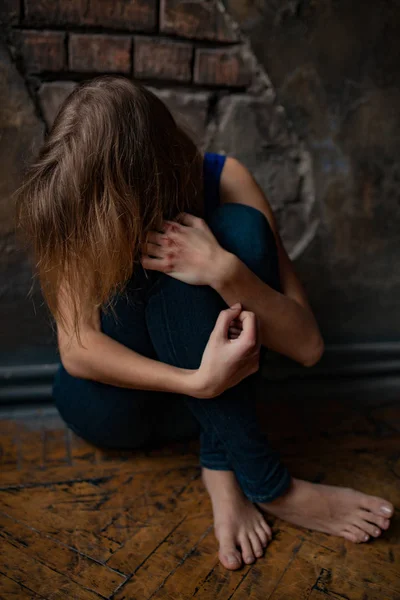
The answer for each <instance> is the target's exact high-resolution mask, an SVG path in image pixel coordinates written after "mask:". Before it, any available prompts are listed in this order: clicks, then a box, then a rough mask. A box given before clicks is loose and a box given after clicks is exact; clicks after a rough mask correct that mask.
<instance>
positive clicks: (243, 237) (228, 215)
mask: <svg viewBox="0 0 400 600" xmlns="http://www.w3.org/2000/svg"><path fill="white" fill-rule="evenodd" d="M209 225H210V228H211V229H212V231H213V233H214V235H215V237H216V238H217V240H218V242H219V243H220V244H221V246H222V247H223V248H225V249H226V250H228V251H229V252H232V253H233V254H235V255H236V256H238V257H239V258H240V259H241V260H242V261H243V262H244V263H245V264H246V265H247V266H248V267H249V269H251V270H252V271H253V272H254V273H256V275H258V277H260V278H261V279H262V280H263V281H265V282H266V283H268V284H269V285H271V286H272V287H274V288H275V289H279V263H278V251H277V247H276V241H275V236H274V233H273V231H272V229H271V227H270V225H269V223H268V221H267V219H266V217H265V216H264V215H263V213H262V212H260V211H259V210H257V209H256V208H253V207H252V206H247V205H245V204H223V205H221V206H219V207H218V208H217V209H216V211H215V212H214V213H213V215H212V217H211V219H210V222H209Z"/></svg>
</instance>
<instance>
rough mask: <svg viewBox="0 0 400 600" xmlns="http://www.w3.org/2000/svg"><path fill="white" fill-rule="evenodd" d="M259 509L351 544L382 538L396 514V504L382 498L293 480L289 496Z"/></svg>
mask: <svg viewBox="0 0 400 600" xmlns="http://www.w3.org/2000/svg"><path fill="white" fill-rule="evenodd" d="M259 507H260V508H261V509H262V510H264V511H266V512H268V513H270V514H272V515H275V516H276V517H279V518H281V519H284V520H285V521H289V522H290V523H293V524H294V525H300V526H302V527H306V528H307V529H315V530H316V531H322V532H323V533H330V534H332V535H338V536H341V537H344V538H345V539H346V540H350V541H351V542H367V541H368V540H369V538H370V536H372V537H378V536H379V535H380V534H381V533H382V529H388V527H389V524H390V521H389V519H390V517H392V516H393V512H394V510H393V506H392V504H390V502H387V501H386V500H383V499H382V498H378V497H376V496H368V495H367V494H363V493H361V492H357V491H355V490H353V489H350V488H341V487H333V486H329V485H318V484H316V483H309V482H308V481H302V480H301V479H292V483H291V486H290V488H289V490H288V492H286V494H284V495H283V496H281V497H280V498H277V499H276V500H274V501H273V502H268V503H263V504H259Z"/></svg>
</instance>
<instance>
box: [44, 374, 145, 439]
mask: <svg viewBox="0 0 400 600" xmlns="http://www.w3.org/2000/svg"><path fill="white" fill-rule="evenodd" d="M150 395H151V393H150V392H141V391H137V390H128V389H126V388H117V387H114V386H110V385H105V384H102V383H98V382H94V381H89V380H84V379H79V378H75V377H71V376H70V375H68V373H66V372H65V371H64V369H62V368H61V369H60V370H59V372H58V373H57V375H56V377H55V381H54V385H53V398H54V400H55V404H56V407H57V409H58V412H59V413H60V416H61V417H62V418H63V419H64V421H65V423H66V424H67V425H68V427H69V428H70V429H72V431H74V432H75V433H76V434H77V435H79V436H80V437H82V438H83V439H85V440H87V441H88V442H91V443H92V444H94V445H96V446H101V447H106V448H125V449H132V450H133V449H135V448H140V447H142V446H144V445H146V444H147V443H149V442H150V441H151V439H152V434H153V425H152V421H151V418H150V415H149V400H150ZM142 396H143V397H142Z"/></svg>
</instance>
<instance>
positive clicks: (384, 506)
mask: <svg viewBox="0 0 400 600" xmlns="http://www.w3.org/2000/svg"><path fill="white" fill-rule="evenodd" d="M362 507H363V508H365V509H367V510H369V511H370V512H372V513H374V514H376V515H380V516H382V517H384V518H385V519H390V517H392V516H393V513H394V508H393V504H391V503H390V502H388V501H387V500H383V499H382V498H377V497H376V496H367V495H364V494H363V501H362Z"/></svg>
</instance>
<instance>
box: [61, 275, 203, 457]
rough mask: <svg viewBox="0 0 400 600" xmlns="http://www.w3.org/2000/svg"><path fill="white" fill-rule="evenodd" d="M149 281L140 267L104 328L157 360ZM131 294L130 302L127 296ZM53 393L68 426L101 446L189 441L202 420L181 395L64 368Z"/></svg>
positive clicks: (130, 346) (105, 320)
mask: <svg viewBox="0 0 400 600" xmlns="http://www.w3.org/2000/svg"><path fill="white" fill-rule="evenodd" d="M148 283H149V282H148V281H147V280H146V279H145V278H144V277H143V272H142V271H139V273H138V276H136V277H135V278H134V280H132V282H131V284H130V286H129V288H130V289H128V293H127V295H126V297H125V296H121V297H120V298H119V299H118V301H117V304H116V306H115V313H116V315H117V319H116V318H115V317H114V315H113V314H111V313H107V314H103V315H102V330H103V332H104V333H106V334H107V335H109V336H110V337H112V338H113V339H115V340H117V341H118V342H120V343H121V344H124V345H125V346H127V347H129V348H131V349H132V350H135V351H136V352H139V353H140V354H143V355H144V356H148V357H150V358H157V355H156V353H155V350H154V348H153V345H152V343H151V340H150V337H149V334H148V331H147V327H146V320H145V300H146V289H147V286H148ZM128 298H129V300H128ZM53 396H54V399H55V402H56V405H57V408H58V410H59V412H60V414H61V416H62V417H63V419H64V420H65V422H66V423H67V425H68V426H69V427H70V428H71V429H72V430H73V431H74V432H75V433H76V434H77V435H79V436H80V437H82V438H84V439H86V440H87V441H89V442H91V443H93V444H95V445H97V446H101V447H108V448H121V449H134V448H140V447H143V446H146V445H154V444H155V443H161V442H168V441H172V440H174V441H175V440H179V439H186V438H190V437H193V436H195V435H197V434H198V430H199V427H198V424H197V422H196V420H195V419H194V417H193V416H192V414H191V412H190V410H189V409H188V408H187V407H186V405H185V404H184V402H183V400H182V397H180V396H177V395H174V394H169V395H168V401H167V402H166V400H165V397H164V396H163V394H159V393H156V392H146V391H141V390H130V389H125V388H120V387H115V386H112V385H105V384H102V383H98V382H96V381H89V380H86V379H79V378H76V377H72V376H71V375H69V374H68V373H67V372H66V371H65V369H64V368H63V367H60V369H59V371H58V373H57V375H56V377H55V381H54V386H53Z"/></svg>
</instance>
